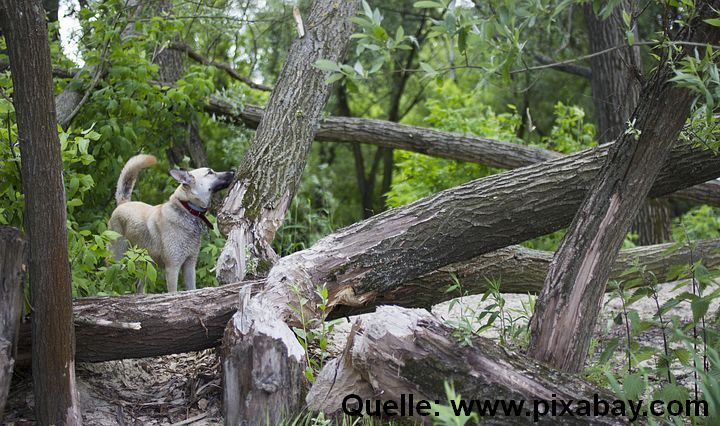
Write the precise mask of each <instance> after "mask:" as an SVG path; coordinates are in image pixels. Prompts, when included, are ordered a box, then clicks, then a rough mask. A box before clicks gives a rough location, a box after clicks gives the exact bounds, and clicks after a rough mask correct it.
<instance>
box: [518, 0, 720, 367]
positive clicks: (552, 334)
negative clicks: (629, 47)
mask: <svg viewBox="0 0 720 426" xmlns="http://www.w3.org/2000/svg"><path fill="white" fill-rule="evenodd" d="M710 4H712V6H713V7H714V8H715V9H717V8H718V7H720V1H711V2H708V3H704V4H702V5H701V6H699V7H700V10H699V11H698V12H699V17H698V18H694V19H693V20H692V21H691V23H690V25H689V27H688V28H687V29H686V32H685V34H683V38H682V39H684V40H686V41H692V42H699V43H710V44H715V43H716V42H717V41H718V39H720V29H717V28H715V27H712V26H710V25H707V24H705V23H703V22H702V20H701V18H708V17H709V16H710V15H711V12H710ZM682 54H692V53H690V52H683V53H682ZM680 58H681V56H680V55H677V56H676V57H675V58H674V60H679V59H680ZM672 75H673V71H672V69H671V67H670V66H669V65H668V64H667V63H665V64H661V65H660V67H659V69H658V71H657V72H656V73H655V75H654V76H653V78H652V79H651V80H650V81H648V83H647V84H646V85H645V87H644V88H643V91H642V95H641V99H640V102H639V103H638V107H637V109H636V110H635V113H634V114H633V118H632V122H634V123H635V129H637V130H638V131H639V133H625V134H623V136H622V137H621V138H620V140H619V141H618V142H616V143H615V144H613V146H612V148H611V150H610V154H609V156H608V158H607V161H606V162H605V164H604V166H603V168H602V169H601V170H600V172H599V173H598V174H597V175H596V179H595V183H594V184H593V185H592V189H591V190H590V191H589V192H588V196H587V197H586V198H585V200H584V201H583V203H582V205H581V207H580V209H579V211H578V213H577V215H576V216H575V218H574V220H573V222H572V224H571V225H570V228H569V229H568V232H567V234H566V236H565V238H564V239H563V242H562V243H561V245H560V248H559V249H558V251H557V252H556V254H555V257H554V258H553V263H552V264H551V266H550V271H549V273H548V276H547V278H546V280H545V286H544V288H543V291H542V293H541V294H540V297H539V298H538V301H537V304H536V311H535V314H534V315H533V318H532V321H531V328H532V338H531V342H530V347H529V350H528V354H530V355H531V356H533V357H535V358H536V359H538V360H540V361H543V362H546V363H548V364H549V365H552V366H554V367H556V368H559V369H562V370H564V371H569V372H577V371H580V369H582V367H583V366H584V363H585V358H586V356H587V350H588V346H589V344H590V338H591V337H592V331H593V329H594V327H595V320H596V318H597V315H598V314H599V311H600V308H601V301H602V294H603V293H604V291H605V286H606V285H607V279H608V276H609V273H610V267H611V265H612V263H613V261H614V259H615V257H616V256H617V253H618V250H619V249H620V245H621V244H622V241H623V239H624V237H625V233H626V232H627V230H628V228H629V227H630V224H631V223H632V220H633V219H634V217H635V215H636V214H637V212H638V210H639V209H640V207H641V204H642V202H643V200H644V199H645V198H646V196H647V195H648V193H649V192H650V190H651V187H652V186H653V182H654V181H655V177H656V176H657V175H658V173H659V172H660V167H658V166H659V165H660V164H662V163H663V162H664V161H665V159H666V157H667V154H668V151H669V150H670V147H671V146H672V144H673V142H674V141H675V140H676V138H677V135H678V134H679V132H680V130H681V128H682V126H683V124H685V120H686V118H687V117H688V115H689V113H690V105H691V103H692V101H693V98H694V97H695V95H694V94H693V93H691V92H690V91H689V90H687V89H682V88H679V87H678V86H677V85H675V84H674V83H672V82H670V81H669V79H670V78H671V77H672Z"/></svg>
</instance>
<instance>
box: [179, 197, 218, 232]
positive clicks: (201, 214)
mask: <svg viewBox="0 0 720 426" xmlns="http://www.w3.org/2000/svg"><path fill="white" fill-rule="evenodd" d="M180 204H182V206H183V207H185V210H187V211H188V213H190V214H191V215H193V216H195V217H197V218H200V219H201V220H202V221H203V222H204V223H205V225H207V227H208V229H213V224H212V223H210V221H209V220H208V218H207V217H205V212H206V210H200V209H198V208H197V207H195V206H194V205H193V204H191V203H190V202H188V201H180Z"/></svg>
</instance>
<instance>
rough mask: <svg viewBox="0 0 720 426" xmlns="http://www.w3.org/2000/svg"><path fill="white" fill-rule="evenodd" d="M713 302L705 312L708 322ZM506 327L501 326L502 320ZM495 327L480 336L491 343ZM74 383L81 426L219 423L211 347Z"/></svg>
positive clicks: (10, 417)
mask: <svg viewBox="0 0 720 426" xmlns="http://www.w3.org/2000/svg"><path fill="white" fill-rule="evenodd" d="M673 287H674V285H673V284H665V285H662V286H660V292H659V293H660V303H662V302H663V301H664V300H667V299H669V298H670V297H672V296H673V295H675V294H677V293H679V292H681V291H684V290H685V289H678V290H675V291H671V290H672V288H673ZM503 297H504V299H505V309H506V311H507V312H509V313H510V315H511V316H513V318H520V319H518V323H517V327H523V324H524V322H523V320H522V319H521V317H522V312H523V308H522V305H523V303H527V300H528V296H527V295H518V294H505V295H504V296H503ZM481 299H482V296H468V297H464V298H462V299H461V303H457V304H455V305H454V306H453V307H452V309H449V307H450V305H449V302H445V303H442V304H440V305H437V306H435V307H434V308H433V313H434V314H435V315H437V316H439V317H440V318H443V319H445V320H450V321H452V320H453V319H457V318H459V317H460V316H461V315H464V316H466V317H467V316H468V315H469V313H471V312H472V311H475V312H480V311H481V310H482V309H483V307H484V306H488V304H490V303H491V300H485V301H481ZM719 307H720V306H718V302H717V299H716V301H715V303H714V304H713V305H712V306H711V307H710V310H709V312H710V313H711V315H712V316H713V317H714V316H715V313H716V312H717V310H718V308H719ZM631 308H632V309H634V310H636V311H638V313H639V314H640V317H641V318H643V319H650V318H652V316H653V315H654V313H655V311H656V308H655V303H654V301H652V300H650V299H643V300H640V301H638V302H636V303H635V304H633V305H632V307H631ZM621 309H622V305H621V302H620V301H619V300H609V297H608V296H606V300H605V303H604V308H603V313H602V319H601V320H600V321H598V326H597V327H596V339H597V341H598V345H597V351H596V353H600V351H602V349H603V342H606V341H607V340H608V339H610V338H612V337H614V336H615V337H617V336H624V333H625V327H624V325H618V324H615V323H614V322H613V321H612V318H613V317H615V316H616V315H617V313H618V312H620V311H621ZM673 314H674V315H678V316H679V317H680V318H681V319H682V321H683V322H687V321H689V320H690V319H691V318H692V313H691V311H690V307H689V306H688V304H687V303H683V304H680V305H678V306H677V307H675V308H673V310H672V311H671V312H670V313H669V314H668V316H669V315H673ZM506 325H507V323H506ZM499 326H500V324H499V322H496V324H495V327H493V328H491V329H489V330H487V331H486V332H485V333H484V334H485V335H487V336H488V337H491V338H497V336H498V335H499V332H500V328H499ZM349 331H350V322H348V321H346V320H343V321H342V322H341V323H339V324H338V325H337V326H336V327H335V330H334V332H333V334H332V335H331V336H330V351H331V352H333V353H339V352H340V351H342V348H343V347H344V344H345V340H346V338H347V335H348V333H349ZM640 340H641V343H642V344H643V345H648V346H655V347H662V333H661V331H660V330H658V329H651V330H648V331H647V332H645V333H644V334H643V335H642V336H641V338H640ZM624 356H625V355H624V352H623V350H622V346H620V348H619V349H618V350H617V351H616V354H615V357H614V359H613V360H612V361H611V362H613V363H614V365H620V363H621V360H622V359H623V358H624ZM76 371H77V382H78V388H79V392H80V400H81V408H82V414H83V421H84V424H86V425H123V426H124V425H221V424H223V419H222V387H221V386H222V378H221V371H220V363H219V359H218V356H217V352H216V351H215V350H206V351H202V352H193V353H187V354H177V355H168V356H162V357H155V358H144V359H135V360H123V361H108V362H101V363H95V364H90V363H81V364H78V366H77V369H76ZM675 374H676V376H677V377H678V379H679V381H680V382H681V383H684V384H686V385H690V384H691V382H692V373H691V371H689V370H687V369H685V370H683V369H682V368H680V367H678V368H677V369H676V371H675ZM14 380H15V381H14V382H13V385H12V387H11V390H10V395H9V399H8V402H7V406H6V410H5V418H4V422H3V424H8V425H18V426H23V425H30V424H34V422H33V420H32V419H33V394H32V379H31V377H30V375H29V373H28V372H27V371H25V370H20V371H18V372H16V375H15V379H14Z"/></svg>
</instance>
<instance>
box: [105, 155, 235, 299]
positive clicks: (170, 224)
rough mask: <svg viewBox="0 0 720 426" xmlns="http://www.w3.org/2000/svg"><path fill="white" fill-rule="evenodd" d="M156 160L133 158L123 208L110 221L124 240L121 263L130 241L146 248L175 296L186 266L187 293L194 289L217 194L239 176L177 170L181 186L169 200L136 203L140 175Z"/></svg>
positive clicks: (118, 246) (121, 182)
mask: <svg viewBox="0 0 720 426" xmlns="http://www.w3.org/2000/svg"><path fill="white" fill-rule="evenodd" d="M156 162H157V160H156V158H155V157H153V156H152V155H136V156H134V157H132V158H131V159H130V160H128V162H127V163H126V164H125V167H123V169H122V172H121V173H120V177H119V178H118V186H117V191H116V192H115V200H116V201H117V203H118V206H117V208H115V211H113V213H112V216H111V217H110V223H109V227H110V229H111V230H113V231H115V232H118V233H120V234H122V235H123V237H124V238H123V237H120V238H118V239H117V240H115V242H113V247H112V250H113V254H114V256H115V258H116V259H120V258H122V255H123V253H125V250H126V249H127V243H126V241H125V238H126V239H127V240H128V241H130V242H131V243H132V244H134V245H136V246H139V247H143V248H146V249H147V250H148V252H149V253H150V256H151V257H152V258H153V260H154V261H155V262H157V263H158V265H160V266H161V267H164V268H165V279H166V281H167V289H168V291H169V292H171V293H174V292H176V291H177V284H178V275H179V273H180V269H181V268H182V273H183V280H184V282H185V290H193V289H195V265H196V264H197V258H198V253H199V252H200V237H201V236H202V232H203V229H204V228H205V226H208V227H209V228H212V224H211V223H210V222H209V221H208V219H207V218H206V217H205V212H206V211H207V209H208V207H209V206H210V201H211V199H212V194H213V193H214V192H216V191H219V190H220V189H223V188H227V187H228V185H230V183H231V182H232V179H233V175H234V173H233V172H219V173H216V172H215V171H213V170H212V169H209V168H207V167H203V168H200V169H195V170H191V171H186V170H178V169H173V170H170V175H171V176H172V177H173V178H174V179H175V180H176V181H178V182H179V183H180V186H178V188H177V189H176V190H175V192H174V193H173V195H171V196H170V199H169V200H168V201H167V202H165V203H163V204H159V205H157V206H151V205H149V204H145V203H142V202H139V201H130V196H131V194H132V190H133V186H135V181H136V180H137V177H138V174H139V173H140V172H141V171H142V170H143V169H146V168H148V167H150V166H152V165H154V164H155V163H156ZM139 291H141V290H139Z"/></svg>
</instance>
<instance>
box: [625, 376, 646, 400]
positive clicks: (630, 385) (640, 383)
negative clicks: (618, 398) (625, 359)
mask: <svg viewBox="0 0 720 426" xmlns="http://www.w3.org/2000/svg"><path fill="white" fill-rule="evenodd" d="M623 390H624V391H625V398H627V399H628V400H633V399H639V397H640V396H641V395H642V393H643V391H644V390H645V381H644V380H643V378H642V377H640V376H639V375H637V374H628V375H627V376H625V379H624V380H623Z"/></svg>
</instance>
